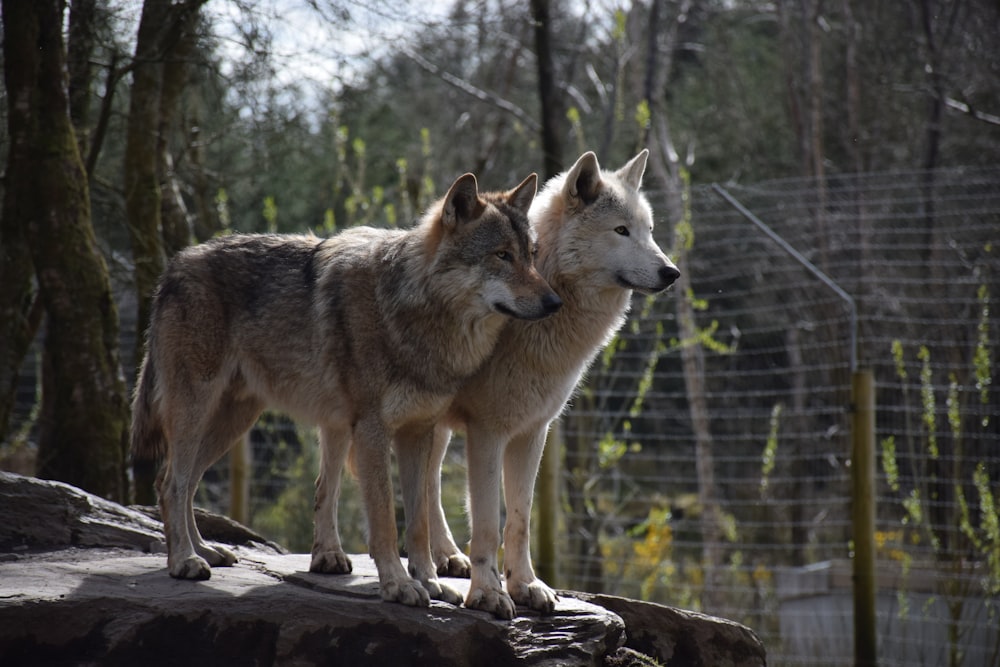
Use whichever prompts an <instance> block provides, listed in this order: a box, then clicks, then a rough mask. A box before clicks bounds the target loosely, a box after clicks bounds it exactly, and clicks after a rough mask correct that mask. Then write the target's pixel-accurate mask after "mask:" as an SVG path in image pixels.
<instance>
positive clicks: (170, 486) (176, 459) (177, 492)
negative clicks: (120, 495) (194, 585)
mask: <svg viewBox="0 0 1000 667" xmlns="http://www.w3.org/2000/svg"><path fill="white" fill-rule="evenodd" d="M191 476H192V472H191V466H190V461H185V460H184V459H183V457H181V456H179V455H178V453H177V451H176V450H175V449H172V450H171V452H170V455H169V458H168V460H167V462H166V463H165V467H164V470H163V474H162V475H161V476H160V478H159V479H158V480H157V490H158V493H159V497H160V517H161V518H162V519H163V531H164V533H166V537H167V570H168V571H169V572H170V576H171V577H174V578H175V579H208V578H209V577H211V576H212V569H211V567H209V564H208V562H207V561H206V560H205V559H204V558H202V557H201V556H199V555H198V554H197V553H196V552H195V548H194V543H193V542H192V540H191V531H190V530H189V529H188V522H189V521H192V520H193V518H194V512H193V510H192V508H191V502H192V500H193V497H194V493H193V491H191V492H189V488H191V489H193V488H196V487H197V486H198V481H197V479H196V480H195V482H194V484H191V483H190V478H191Z"/></svg>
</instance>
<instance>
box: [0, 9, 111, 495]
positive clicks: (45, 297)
mask: <svg viewBox="0 0 1000 667" xmlns="http://www.w3.org/2000/svg"><path fill="white" fill-rule="evenodd" d="M62 18H63V17H62V3H61V2H60V1H59V0H36V1H35V2H30V3H27V2H18V1H16V0H4V2H3V19H4V33H5V40H4V60H5V62H7V63H18V67H17V68H16V70H17V73H14V72H13V70H14V69H15V68H10V69H8V71H7V91H8V94H9V95H10V99H12V100H15V103H14V104H13V105H12V106H11V113H10V120H9V127H10V136H11V143H12V146H16V147H17V149H16V150H13V149H12V154H11V158H12V159H11V160H10V162H9V163H8V179H9V181H8V193H10V192H16V193H17V195H16V197H15V202H14V203H15V205H16V207H17V208H16V210H15V211H11V213H12V214H13V215H14V218H13V219H15V220H18V221H19V222H20V223H21V224H22V225H23V229H24V230H25V231H26V234H25V238H26V239H27V241H28V244H29V245H30V248H31V258H32V260H33V263H34V267H35V274H36V276H37V280H38V285H39V294H40V296H41V299H42V303H43V304H44V305H45V312H46V316H47V317H46V339H45V351H44V362H43V380H42V418H41V420H40V424H39V444H38V474H39V476H41V477H48V478H52V479H59V480H62V481H65V482H69V483H71V484H74V485H76V486H79V487H81V488H83V489H86V490H88V491H90V492H92V493H96V494H99V495H102V496H104V497H106V498H108V499H111V500H115V501H124V500H125V496H126V491H127V487H126V484H125V474H124V470H125V468H124V453H125V442H126V435H127V432H128V422H129V416H128V403H127V400H126V396H125V383H124V380H123V378H122V375H121V368H120V365H119V360H118V347H117V346H118V313H117V310H116V307H115V302H114V300H113V298H112V295H111V286H110V281H109V279H108V272H107V266H106V265H105V263H104V259H103V257H102V256H101V254H100V252H99V251H98V248H97V242H96V239H95V236H94V230H93V227H92V226H91V223H90V198H89V194H88V189H87V178H86V174H85V172H84V170H83V164H82V162H81V160H80V153H79V151H78V148H77V144H76V137H75V135H74V133H73V128H72V125H71V123H70V118H69V114H68V109H69V99H68V93H67V81H66V73H65V66H66V63H65V53H64V47H63V41H62V25H63V23H62Z"/></svg>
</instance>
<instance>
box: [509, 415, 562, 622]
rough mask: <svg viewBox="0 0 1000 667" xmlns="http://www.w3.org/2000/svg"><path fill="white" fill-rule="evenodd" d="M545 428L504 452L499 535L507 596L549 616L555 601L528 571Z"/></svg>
mask: <svg viewBox="0 0 1000 667" xmlns="http://www.w3.org/2000/svg"><path fill="white" fill-rule="evenodd" d="M546 431H547V427H546V426H544V425H543V426H542V427H541V428H537V429H534V430H531V431H529V432H528V433H527V434H522V435H519V436H517V437H515V438H514V439H512V440H511V442H510V443H509V444H508V445H507V451H506V452H504V462H503V483H504V499H505V500H506V503H507V523H506V525H505V526H504V534H503V544H504V551H503V559H504V570H505V571H506V574H507V592H508V593H509V594H510V596H511V598H513V600H514V602H516V603H517V604H521V605H525V606H527V607H530V608H531V609H534V610H536V611H540V612H542V613H550V612H552V611H553V610H554V609H555V606H556V600H557V599H558V597H557V596H556V594H555V591H553V590H552V589H551V588H549V587H548V586H547V585H546V584H545V582H544V581H542V580H541V579H539V578H538V577H536V576H535V570H534V569H533V568H532V567H531V524H530V520H531V498H532V493H533V491H534V486H535V477H537V475H538V465H539V463H540V462H541V459H542V452H543V450H544V449H545V433H546Z"/></svg>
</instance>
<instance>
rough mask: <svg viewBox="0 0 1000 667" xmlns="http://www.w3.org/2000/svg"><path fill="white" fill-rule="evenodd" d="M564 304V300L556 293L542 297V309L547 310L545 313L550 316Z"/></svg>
mask: <svg viewBox="0 0 1000 667" xmlns="http://www.w3.org/2000/svg"><path fill="white" fill-rule="evenodd" d="M562 304H563V302H562V299H560V298H559V296H558V295H557V294H556V293H555V292H552V293H551V294H546V295H545V296H543V297H542V307H543V308H545V312H546V313H548V314H549V315H551V314H552V313H554V312H556V311H557V310H559V309H560V308H562Z"/></svg>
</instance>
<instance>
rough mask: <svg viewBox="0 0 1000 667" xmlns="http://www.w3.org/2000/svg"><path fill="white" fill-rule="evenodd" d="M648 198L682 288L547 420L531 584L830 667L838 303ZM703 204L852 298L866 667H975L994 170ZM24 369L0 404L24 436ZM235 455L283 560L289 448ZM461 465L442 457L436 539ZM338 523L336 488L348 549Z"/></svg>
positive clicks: (346, 499) (982, 629)
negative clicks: (555, 454) (554, 515)
mask: <svg viewBox="0 0 1000 667" xmlns="http://www.w3.org/2000/svg"><path fill="white" fill-rule="evenodd" d="M654 186H655V184H654V183H652V182H648V183H647V187H648V188H650V192H651V193H652V195H651V197H652V199H653V202H654V209H655V210H656V211H657V212H658V213H660V215H659V216H658V217H659V219H658V227H657V233H658V235H659V236H660V242H661V245H662V246H663V247H664V248H665V249H669V250H670V251H671V252H673V253H674V255H677V253H679V252H684V253H685V263H686V269H687V272H688V273H689V277H690V280H691V291H690V293H688V294H684V293H679V292H677V291H673V292H670V293H667V294H664V295H660V296H658V297H656V298H653V299H644V298H636V300H635V302H634V303H633V311H632V315H631V318H630V320H629V321H628V323H627V324H626V326H625V327H624V328H623V330H622V332H621V334H620V336H619V337H618V339H617V340H616V341H615V342H614V344H613V345H612V346H611V347H610V348H609V349H608V350H607V351H606V352H605V353H604V354H602V355H600V356H599V357H598V358H597V360H596V361H595V363H594V365H593V367H592V368H591V371H590V373H589V375H588V378H587V380H586V382H585V383H584V384H583V385H582V386H581V388H580V391H579V393H578V395H577V396H576V397H575V398H574V400H573V401H572V404H571V407H570V409H569V410H568V411H567V412H566V414H565V415H564V417H563V418H562V420H561V421H560V423H559V431H558V440H559V441H560V442H561V443H562V445H563V452H564V456H563V461H562V476H561V494H560V497H561V499H562V503H561V507H560V511H561V512H560V514H561V518H560V528H561V530H560V531H559V540H560V543H559V544H558V548H557V549H556V553H559V554H561V555H562V561H561V562H560V563H558V571H559V577H558V581H557V582H556V583H557V584H558V585H559V586H561V587H565V588H575V589H585V590H600V591H603V592H606V593H611V594H619V595H626V596H632V597H637V598H642V599H646V600H652V601H657V602H663V603H666V604H671V605H676V606H681V607H687V608H694V609H700V610H703V611H705V612H707V613H711V614H716V615H720V616H725V617H728V618H732V619H735V620H738V621H741V622H744V623H746V624H747V625H749V626H750V627H751V628H753V629H754V630H755V631H756V632H757V633H758V634H759V635H760V636H761V637H762V639H763V640H764V642H765V645H766V647H767V650H768V654H769V662H770V664H773V665H850V664H853V649H852V633H853V627H852V604H851V591H852V582H851V564H850V558H851V556H852V525H851V506H852V498H851V479H850V478H851V460H850V453H851V439H850V428H851V427H850V411H851V405H850V401H851V396H850V378H851V375H850V370H851V369H850V347H851V346H850V343H849V341H850V339H851V329H852V321H851V317H850V311H849V309H848V308H847V306H846V305H845V302H844V300H843V299H842V298H841V297H839V296H838V295H837V293H835V292H834V291H833V290H831V289H830V288H829V287H828V286H827V285H824V284H823V283H822V282H820V281H819V280H817V279H816V277H815V276H814V275H813V274H812V273H810V272H809V271H807V270H806V269H805V268H803V266H802V265H801V264H800V263H799V262H798V261H796V260H795V259H793V258H791V257H790V256H789V255H788V254H787V253H786V252H785V251H784V250H782V249H781V248H780V247H779V246H778V245H777V244H776V243H775V242H774V241H773V240H772V239H770V238H768V237H767V236H766V235H765V234H763V233H762V232H761V231H760V230H758V229H757V228H756V227H754V226H753V225H752V224H750V223H749V222H748V221H747V220H746V219H745V218H744V217H743V216H742V215H741V214H740V213H739V212H738V211H736V210H735V209H734V208H733V207H732V206H731V205H730V204H729V203H728V202H727V201H725V200H724V199H723V198H722V197H721V196H720V195H719V194H718V193H717V192H716V191H715V190H713V189H712V188H710V187H695V188H693V189H692V191H691V192H690V209H691V218H690V229H687V228H685V229H684V230H682V231H685V232H686V233H682V234H675V233H674V232H675V230H672V229H671V228H670V226H669V225H668V224H667V221H666V220H663V219H662V217H663V212H664V211H666V206H665V205H664V202H663V201H662V198H660V197H658V196H657V195H656V193H655V190H653V187H654ZM726 189H727V190H728V192H729V193H730V194H731V195H732V196H733V197H735V198H736V199H737V200H738V201H740V202H742V204H743V205H744V206H746V207H747V208H748V209H749V210H750V211H752V212H753V213H754V214H755V215H756V216H757V217H759V218H760V219H762V220H763V221H764V222H766V223H767V224H768V225H769V226H770V227H771V228H773V229H774V230H775V232H776V233H777V234H778V235H779V236H780V237H781V238H782V239H784V240H785V241H786V242H787V243H789V244H790V245H791V246H792V247H794V248H795V249H797V250H798V251H799V252H800V253H802V254H803V255H805V257H806V258H807V259H808V261H810V262H812V263H813V264H814V265H815V266H816V267H818V268H819V269H820V270H821V271H822V272H824V273H825V274H827V275H828V276H830V277H831V278H832V279H833V280H834V281H835V282H836V284H837V285H839V286H840V287H841V288H842V289H843V290H844V291H846V292H847V293H848V294H850V295H851V297H853V299H854V301H855V302H856V304H857V313H858V331H857V334H858V359H859V364H860V366H862V367H864V368H869V369H871V370H872V371H873V372H874V375H875V378H876V386H877V389H876V396H877V420H876V428H877V435H876V440H877V443H876V445H877V455H878V480H877V487H876V488H877V493H876V498H875V502H876V508H877V523H876V534H875V538H876V544H877V563H878V586H879V588H878V594H877V625H878V627H877V637H878V642H879V651H880V660H881V661H880V664H882V665H907V666H910V665H949V666H952V665H954V666H957V665H964V666H965V667H973V666H976V667H978V666H980V665H998V664H1000V633H998V631H997V627H998V625H1000V619H998V613H1000V602H997V600H998V598H1000V526H998V508H997V505H996V501H997V497H998V495H1000V494H998V491H1000V388H998V387H997V384H996V382H995V380H994V376H995V375H996V373H995V372H994V369H995V368H996V367H997V363H996V360H997V356H998V354H1000V349H998V348H1000V345H998V340H1000V336H998V332H1000V321H998V309H997V308H996V307H995V300H996V299H997V298H998V296H997V295H998V294H1000V284H998V282H1000V280H998V276H1000V168H995V169H968V170H966V169H950V170H938V171H934V172H913V173H892V174H864V175H861V176H846V177H835V178H830V179H828V181H827V183H826V184H825V186H824V187H822V188H819V187H817V186H816V184H815V183H813V182H807V181H801V180H787V181H776V182H769V183H764V184H759V185H756V186H735V185H733V186H727V188H726ZM675 239H679V240H680V241H684V244H683V246H684V247H680V245H682V244H681V243H680V241H678V242H677V243H675ZM675 246H676V247H675ZM991 299H992V300H993V301H994V303H993V304H991ZM991 305H993V308H992V309H991ZM129 313H130V308H128V307H125V308H123V310H122V314H123V336H124V337H125V339H126V342H125V343H124V344H123V350H125V351H126V352H127V351H128V350H130V349H131V346H132V340H133V336H134V332H133V331H131V330H130V327H129V325H128V321H129V320H128V315H129ZM681 318H689V322H690V326H689V327H687V328H686V329H684V328H682V327H680V326H679V324H680V322H681ZM133 328H134V327H133ZM681 331H686V332H687V333H686V335H682V334H681V333H680V332H681ZM127 356H128V355H126V358H127ZM36 368H37V361H35V360H34V358H32V359H29V360H28V361H27V362H26V364H25V373H24V375H23V377H22V387H23V391H22V393H21V396H20V398H21V407H20V408H19V409H18V410H17V411H16V413H15V420H16V423H15V426H16V428H17V429H19V431H20V432H21V434H22V435H23V436H25V437H26V438H27V439H29V440H30V430H31V421H32V419H33V417H32V415H33V412H32V410H31V405H33V404H34V403H35V401H36V397H37V393H36V389H35V383H34V375H35V371H36ZM126 375H127V376H130V375H131V372H130V371H126ZM249 449H250V455H251V459H252V464H253V468H252V469H253V474H252V480H251V484H250V487H251V488H250V507H249V523H251V525H253V526H254V527H256V528H257V529H259V530H261V531H262V532H264V533H265V534H267V535H268V536H269V537H272V538H274V539H278V540H279V541H283V542H284V543H285V544H286V545H288V546H290V547H291V548H293V549H300V550H308V548H309V545H310V542H311V531H312V505H313V503H312V493H313V486H312V483H313V480H314V479H315V475H316V461H317V455H316V451H315V450H316V448H315V436H314V434H313V433H311V432H309V431H307V430H303V429H302V428H301V427H296V426H295V425H293V424H292V423H291V422H290V421H289V420H287V419H286V418H284V417H282V416H279V415H271V414H268V415H266V416H265V417H264V418H263V419H262V420H261V422H260V423H259V424H258V427H257V428H256V429H255V430H254V433H253V434H252V437H251V439H250V448H249ZM463 467H464V456H463V450H462V446H461V441H460V440H456V442H455V443H453V446H452V448H451V449H450V452H449V457H448V460H447V463H446V470H445V475H444V479H445V485H444V494H445V505H446V510H447V512H448V514H449V517H450V520H451V523H452V528H453V530H454V531H455V534H456V537H457V538H458V539H459V541H460V542H461V541H462V540H467V539H468V535H469V532H468V527H467V526H466V519H465V516H464V502H463V499H462V496H463V494H464V483H465V476H464V472H463ZM228 480H229V474H228V467H227V464H226V462H225V461H223V462H222V463H220V464H219V465H218V466H216V467H215V468H213V469H212V470H211V471H209V473H208V475H207V476H206V481H205V483H204V484H203V485H202V489H201V491H200V492H199V497H198V503H199V504H201V505H203V506H207V507H209V508H212V509H216V510H219V511H228V508H229V494H228V488H227V487H228ZM398 515H399V516H400V518H402V512H401V509H400V511H399V512H398ZM363 524H364V521H363V514H362V512H361V509H360V503H359V501H358V498H357V487H356V485H355V484H353V482H350V481H349V482H348V483H347V484H346V485H345V489H344V492H343V496H342V498H341V526H342V529H343V532H344V533H345V546H346V547H347V548H348V549H349V550H354V551H364V550H365V547H364V541H363Z"/></svg>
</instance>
